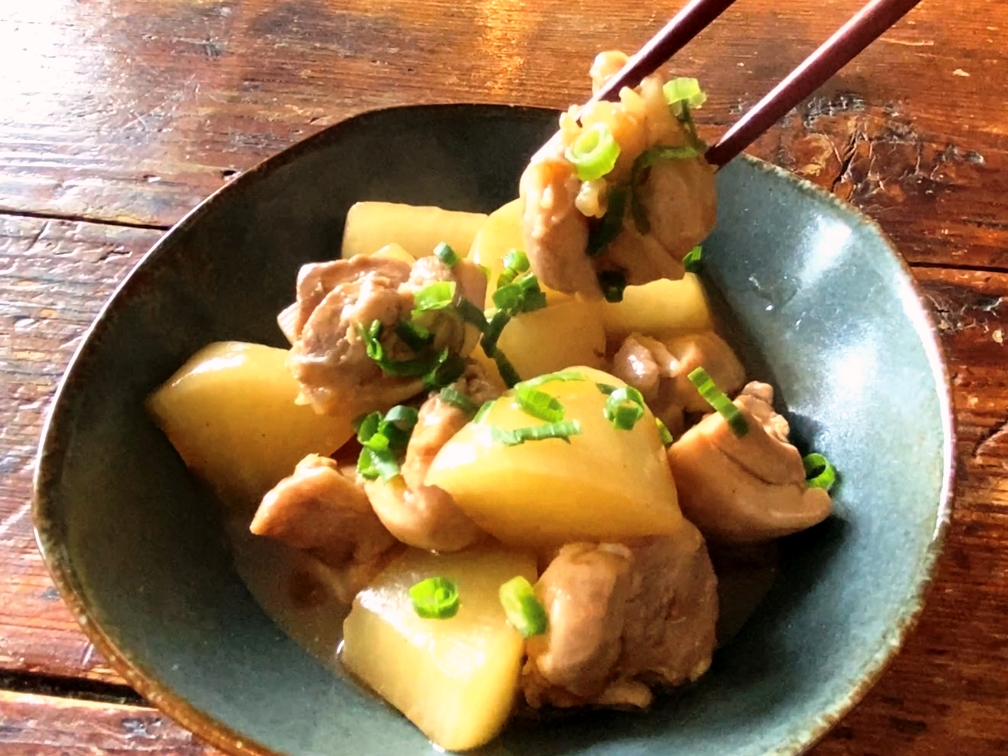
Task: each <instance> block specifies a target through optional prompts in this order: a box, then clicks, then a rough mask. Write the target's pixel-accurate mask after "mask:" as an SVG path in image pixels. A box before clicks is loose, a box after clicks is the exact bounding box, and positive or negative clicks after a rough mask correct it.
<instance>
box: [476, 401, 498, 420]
mask: <svg viewBox="0 0 1008 756" xmlns="http://www.w3.org/2000/svg"><path fill="white" fill-rule="evenodd" d="M493 406H494V400H493V399H491V400H490V401H488V402H483V406H482V407H480V408H479V411H478V412H477V413H476V416H475V417H474V418H473V419H472V421H473V422H474V423H477V424H479V423H481V422H483V419H484V418H485V417H486V416H487V415H488V414H489V413H490V410H491V409H493Z"/></svg>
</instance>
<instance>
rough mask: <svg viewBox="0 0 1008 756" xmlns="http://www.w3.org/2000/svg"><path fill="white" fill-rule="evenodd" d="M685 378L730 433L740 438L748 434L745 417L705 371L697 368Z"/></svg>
mask: <svg viewBox="0 0 1008 756" xmlns="http://www.w3.org/2000/svg"><path fill="white" fill-rule="evenodd" d="M687 377H688V378H689V380H690V383H692V384H693V385H694V386H696V390H697V391H698V392H699V393H700V396H702V397H703V398H704V399H705V400H706V401H707V404H709V405H710V406H711V407H713V408H714V409H715V411H717V412H718V413H719V414H720V415H721V417H723V418H724V419H725V421H726V422H727V423H728V427H729V428H731V430H732V433H734V434H735V435H736V436H738V437H739V438H742V436H744V435H745V434H746V433H748V432H749V424H748V423H747V422H746V419H745V417H743V415H742V412H741V411H740V410H739V408H738V407H737V406H736V405H735V403H734V402H732V400H731V399H729V398H728V396H727V395H726V394H725V392H723V391H722V390H721V389H719V388H718V387H717V386H716V385H715V384H714V381H713V379H712V378H711V377H710V376H709V375H707V371H706V370H704V369H703V368H702V367H698V368H697V369H696V370H694V371H693V372H692V373H690V374H689V375H688V376H687Z"/></svg>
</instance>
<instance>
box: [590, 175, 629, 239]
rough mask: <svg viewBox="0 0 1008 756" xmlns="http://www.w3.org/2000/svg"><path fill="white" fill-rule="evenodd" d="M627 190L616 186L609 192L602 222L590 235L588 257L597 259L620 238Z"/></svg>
mask: <svg viewBox="0 0 1008 756" xmlns="http://www.w3.org/2000/svg"><path fill="white" fill-rule="evenodd" d="M626 200H627V188H626V187H625V186H614V187H612V188H611V189H610V190H609V205H608V206H607V207H606V211H605V215H603V216H602V222H601V223H598V224H596V225H595V228H593V229H592V231H591V233H589V234H588V250H587V251H588V257H595V256H597V255H598V254H600V253H601V252H602V250H603V249H605V248H606V247H607V246H609V243H610V242H611V241H612V240H613V239H615V238H616V237H617V236H619V232H620V229H622V228H623V214H624V213H625V212H626Z"/></svg>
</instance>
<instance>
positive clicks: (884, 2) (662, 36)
mask: <svg viewBox="0 0 1008 756" xmlns="http://www.w3.org/2000/svg"><path fill="white" fill-rule="evenodd" d="M734 2H735V0H692V2H690V3H689V4H688V5H687V6H686V7H685V8H683V9H682V10H681V11H679V13H677V14H676V16H675V18H673V19H672V20H671V21H669V22H668V23H667V24H666V25H665V27H664V28H663V29H662V30H661V31H659V32H658V33H657V34H656V35H655V36H654V37H652V38H651V39H650V40H649V41H648V43H647V44H645V45H644V47H642V48H641V49H640V50H639V51H638V52H637V53H636V54H635V55H634V56H633V57H632V58H630V60H628V61H627V63H626V65H625V66H623V68H622V69H620V71H619V72H618V73H617V74H616V75H615V76H613V77H612V78H611V79H609V81H608V82H606V84H605V86H604V87H602V89H600V90H599V91H598V93H597V94H596V95H595V96H594V97H593V98H592V101H596V100H616V99H619V92H620V90H621V89H622V88H623V87H635V86H637V85H638V84H640V83H641V80H642V79H643V78H644V77H645V76H648V75H650V74H652V73H654V72H655V71H656V70H657V69H658V67H659V66H661V65H662V64H663V63H665V61H667V60H668V59H669V58H671V57H672V56H673V55H675V54H676V53H677V52H679V50H681V49H682V48H683V47H684V46H685V45H686V43H687V42H689V41H690V40H691V39H693V38H694V37H695V36H696V35H697V34H699V33H700V32H701V31H703V30H704V29H705V28H706V27H707V26H708V25H709V24H710V23H711V22H713V21H714V19H716V18H717V17H718V16H720V15H721V14H722V13H723V12H724V11H725V10H726V9H727V8H728V6H730V5H731V4H732V3H734ZM919 2H920V0H872V1H871V2H870V3H868V4H867V5H866V6H865V7H864V8H862V9H861V10H860V11H858V12H857V13H856V14H855V15H854V16H853V17H852V18H851V19H850V21H848V22H847V23H846V24H844V25H843V26H842V27H841V28H840V29H839V30H838V31H837V32H836V34H834V35H833V36H832V37H830V38H829V39H828V40H826V42H824V43H823V44H822V45H821V46H820V47H819V49H818V50H816V51H815V52H814V53H812V54H811V55H809V56H808V57H807V58H806V59H805V60H804V61H803V62H802V63H801V64H800V65H799V66H798V67H797V68H796V69H795V70H794V71H792V72H791V73H790V74H788V76H787V77H786V78H785V79H784V80H783V81H782V82H781V83H780V84H778V85H777V86H776V87H774V88H773V89H772V90H771V91H770V93H769V94H767V95H766V96H765V97H764V98H763V99H762V100H760V101H759V102H758V103H757V104H756V106H755V107H754V108H753V109H752V110H750V111H749V112H748V113H746V114H745V115H744V116H742V118H741V120H739V121H738V123H736V124H735V125H734V126H732V127H731V128H730V129H728V131H727V132H725V134H724V135H723V136H722V137H721V138H720V139H719V140H718V141H717V143H716V144H715V145H714V146H713V147H711V148H709V149H708V150H707V152H706V154H705V157H706V158H707V162H708V163H710V164H711V165H715V166H718V167H721V166H723V165H724V164H725V163H727V162H728V161H729V160H731V159H732V158H733V157H735V156H736V155H738V154H739V153H740V152H742V150H744V149H745V148H746V147H748V146H749V145H750V144H752V143H753V142H754V141H756V140H757V139H758V138H759V137H760V135H762V134H763V133H764V132H765V131H767V129H769V128H770V127H771V126H773V125H774V124H775V123H777V121H778V120H780V119H781V118H783V117H784V115H786V114H787V112H788V111H789V110H791V108H793V107H795V106H796V105H798V104H799V103H800V102H801V101H802V100H804V99H805V98H806V97H808V96H809V95H810V94H812V92H814V91H815V90H816V89H818V88H819V87H820V86H821V85H822V84H825V83H826V81H827V79H829V78H830V77H831V76H833V74H835V73H836V72H837V71H839V70H840V69H841V68H843V67H844V66H845V65H846V64H847V63H849V62H850V61H851V60H852V59H853V58H854V57H855V56H856V55H858V54H859V53H860V52H861V51H862V50H864V49H865V48H866V47H868V45H870V44H871V43H872V42H874V41H875V40H876V39H877V38H878V37H879V36H881V35H882V34H883V33H884V32H885V31H886V30H887V29H888V28H889V27H890V26H892V25H893V24H895V23H896V22H897V21H899V20H900V19H901V18H903V16H905V15H906V14H907V13H908V12H909V11H910V9H911V8H913V7H914V6H915V5H917V3H919Z"/></svg>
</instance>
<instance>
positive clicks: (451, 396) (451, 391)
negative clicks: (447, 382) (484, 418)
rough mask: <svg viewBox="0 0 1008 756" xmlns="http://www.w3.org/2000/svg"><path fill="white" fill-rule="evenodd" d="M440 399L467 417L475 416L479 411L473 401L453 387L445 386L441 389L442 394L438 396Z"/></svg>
mask: <svg viewBox="0 0 1008 756" xmlns="http://www.w3.org/2000/svg"><path fill="white" fill-rule="evenodd" d="M438 397H439V398H440V399H441V401H442V402H445V403H446V404H450V405H451V406H452V407H455V408H456V409H460V410H462V411H463V412H465V413H466V414H467V415H475V414H476V410H477V409H478V408H477V407H476V405H475V404H474V403H473V400H472V399H470V398H469V397H468V396H466V395H465V394H463V393H462V392H461V391H459V390H458V389H456V388H455V387H453V386H445V387H444V388H443V389H441V393H440V394H438Z"/></svg>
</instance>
